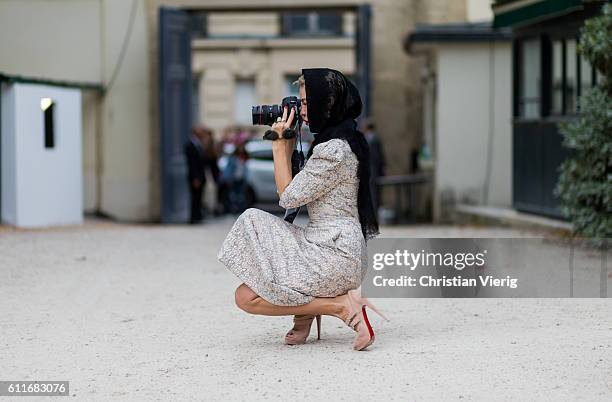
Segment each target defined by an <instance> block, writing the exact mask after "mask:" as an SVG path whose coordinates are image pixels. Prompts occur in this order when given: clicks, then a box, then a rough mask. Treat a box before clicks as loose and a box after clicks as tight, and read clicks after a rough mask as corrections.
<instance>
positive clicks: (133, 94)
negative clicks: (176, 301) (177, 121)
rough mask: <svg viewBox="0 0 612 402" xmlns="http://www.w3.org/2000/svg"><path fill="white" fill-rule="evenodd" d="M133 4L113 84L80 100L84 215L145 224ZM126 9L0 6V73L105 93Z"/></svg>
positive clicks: (147, 138) (143, 18) (87, 0)
mask: <svg viewBox="0 0 612 402" xmlns="http://www.w3.org/2000/svg"><path fill="white" fill-rule="evenodd" d="M136 2H137V5H138V7H137V13H136V18H135V24H134V28H133V31H132V36H131V39H130V41H129V43H128V47H127V52H126V57H125V59H124V60H123V64H122V66H121V69H120V70H119V73H118V75H117V79H116V81H115V83H114V84H113V86H112V88H110V89H109V90H108V91H107V92H106V94H105V95H104V96H103V97H102V96H99V95H98V94H96V93H92V92H90V93H85V94H84V95H83V100H82V102H83V115H82V124H83V130H82V132H83V157H84V158H83V166H82V168H81V169H82V171H83V173H84V174H83V177H84V188H85V189H86V191H84V200H83V205H84V209H85V210H86V211H95V210H100V211H102V212H104V213H106V214H108V215H110V216H113V217H115V218H118V219H122V220H128V221H144V220H150V219H151V218H152V216H151V214H152V213H151V203H152V200H151V191H150V188H151V181H152V180H153V172H152V169H151V159H152V158H153V157H154V156H153V155H156V153H155V151H153V150H152V146H151V136H152V133H151V119H153V118H154V117H153V115H152V112H151V107H150V106H151V95H150V94H151V88H150V85H151V81H150V78H149V77H150V57H149V55H150V48H149V43H150V38H149V33H148V19H147V18H148V14H147V13H148V8H147V7H148V6H149V2H148V1H147V0H136ZM131 5H132V1H131V0H130V1H127V0H53V1H49V0H0V55H1V57H0V71H1V72H4V73H7V74H11V75H20V76H26V77H35V78H45V79H52V80H66V81H79V82H92V83H100V84H103V85H105V86H106V85H108V84H109V81H110V79H111V75H112V73H113V71H114V69H115V66H116V65H117V62H118V60H119V54H120V50H121V46H122V44H123V41H124V38H125V36H126V32H127V27H128V20H129V15H130V8H131ZM155 157H156V156H155ZM155 177H157V176H156V175H155Z"/></svg>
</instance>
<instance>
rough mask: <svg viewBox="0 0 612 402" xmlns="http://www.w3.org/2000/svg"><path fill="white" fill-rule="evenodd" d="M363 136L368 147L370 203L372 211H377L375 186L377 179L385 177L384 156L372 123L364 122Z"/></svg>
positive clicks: (377, 191) (378, 197)
mask: <svg viewBox="0 0 612 402" xmlns="http://www.w3.org/2000/svg"><path fill="white" fill-rule="evenodd" d="M363 134H364V136H365V138H366V141H367V142H368V145H369V146H370V191H371V192H372V203H373V204H374V211H378V207H379V206H380V187H379V186H378V185H377V179H378V178H379V177H381V176H384V175H385V166H386V161H385V154H384V152H383V147H382V144H381V142H380V138H379V137H378V134H376V127H375V125H374V122H373V121H371V120H366V122H365V124H364V125H363Z"/></svg>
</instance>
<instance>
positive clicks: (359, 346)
mask: <svg viewBox="0 0 612 402" xmlns="http://www.w3.org/2000/svg"><path fill="white" fill-rule="evenodd" d="M361 316H362V317H363V322H362V323H363V324H364V325H365V326H366V328H367V330H368V338H367V339H360V334H359V333H358V334H357V336H356V338H355V342H353V349H355V350H364V349H365V348H367V347H368V346H370V345H371V344H373V343H374V339H375V336H374V329H373V328H372V325H370V320H369V319H368V314H367V313H366V308H365V305H362V306H361Z"/></svg>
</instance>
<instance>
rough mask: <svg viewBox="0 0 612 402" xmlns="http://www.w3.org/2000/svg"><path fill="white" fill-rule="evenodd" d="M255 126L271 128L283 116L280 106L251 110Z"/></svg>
mask: <svg viewBox="0 0 612 402" xmlns="http://www.w3.org/2000/svg"><path fill="white" fill-rule="evenodd" d="M251 113H252V115H253V125H260V126H271V125H272V124H274V122H275V121H276V119H277V118H279V117H281V116H282V115H283V110H282V108H281V107H280V106H279V105H259V106H253V108H252V109H251Z"/></svg>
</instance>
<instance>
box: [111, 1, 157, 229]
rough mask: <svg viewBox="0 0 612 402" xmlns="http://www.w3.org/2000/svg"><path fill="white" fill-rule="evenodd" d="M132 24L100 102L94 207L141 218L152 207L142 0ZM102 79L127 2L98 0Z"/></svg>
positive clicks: (120, 38) (115, 50)
mask: <svg viewBox="0 0 612 402" xmlns="http://www.w3.org/2000/svg"><path fill="white" fill-rule="evenodd" d="M137 3H138V6H137V9H136V10H137V11H136V17H135V19H134V26H133V31H132V35H131V38H130V41H129V43H128V45H127V51H126V53H125V58H124V60H123V64H122V65H121V69H120V70H119V72H118V74H117V75H116V79H115V81H114V83H113V84H112V87H111V88H110V89H109V91H108V92H107V93H106V95H105V96H104V101H103V104H102V118H101V131H102V140H101V147H102V150H101V152H100V155H101V156H102V160H101V162H100V164H101V168H102V175H101V189H102V194H101V196H100V209H101V210H102V211H103V212H105V213H107V214H109V215H111V216H112V217H114V218H117V219H120V220H126V221H146V220H151V219H154V218H155V215H154V214H153V212H152V197H151V181H152V180H153V172H152V170H151V159H152V158H154V157H156V155H155V156H154V155H153V154H152V145H151V140H152V136H153V135H154V133H153V132H152V130H151V121H152V120H153V119H154V118H156V116H155V114H153V113H152V111H151V108H150V101H151V82H150V81H149V71H150V70H149V66H150V63H152V62H156V61H157V59H150V57H149V36H148V20H147V9H146V4H147V3H146V0H137ZM103 5H104V8H103V10H102V13H103V24H102V54H103V60H102V61H103V63H102V65H103V72H104V74H103V82H105V83H107V84H108V83H109V81H110V79H111V77H112V74H113V71H114V70H115V67H116V65H117V63H118V60H119V54H120V50H121V47H122V45H123V42H124V38H125V35H126V32H127V29H128V22H129V15H130V7H131V2H127V1H125V0H103Z"/></svg>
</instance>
